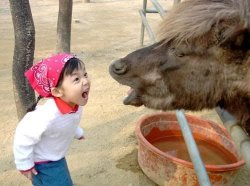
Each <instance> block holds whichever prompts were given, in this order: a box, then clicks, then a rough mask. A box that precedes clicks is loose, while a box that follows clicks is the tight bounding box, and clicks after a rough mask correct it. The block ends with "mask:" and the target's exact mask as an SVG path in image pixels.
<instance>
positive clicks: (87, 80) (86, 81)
mask: <svg viewBox="0 0 250 186" xmlns="http://www.w3.org/2000/svg"><path fill="white" fill-rule="evenodd" d="M82 84H83V85H84V86H85V85H88V84H89V79H88V78H83V79H82Z"/></svg>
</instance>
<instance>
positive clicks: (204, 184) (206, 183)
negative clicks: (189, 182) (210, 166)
mask: <svg viewBox="0 0 250 186" xmlns="http://www.w3.org/2000/svg"><path fill="white" fill-rule="evenodd" d="M176 116H177V120H178V122H179V124H180V127H181V131H182V135H183V137H184V140H185V143H186V145H187V149H188V153H189V156H190V158H191V160H192V162H193V165H194V169H195V172H196V174H197V177H198V181H199V184H200V186H211V183H210V180H209V177H208V175H207V172H206V169H205V166H204V164H203V161H202V159H201V157H200V153H199V150H198V148H197V146H196V143H195V141H194V138H193V135H192V132H191V130H190V128H189V125H188V122H187V120H186V117H185V115H184V113H183V111H181V110H177V111H176Z"/></svg>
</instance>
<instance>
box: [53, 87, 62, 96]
mask: <svg viewBox="0 0 250 186" xmlns="http://www.w3.org/2000/svg"><path fill="white" fill-rule="evenodd" d="M51 94H52V96H54V97H58V98H59V97H62V96H63V91H62V90H61V89H60V88H57V87H52V88H51Z"/></svg>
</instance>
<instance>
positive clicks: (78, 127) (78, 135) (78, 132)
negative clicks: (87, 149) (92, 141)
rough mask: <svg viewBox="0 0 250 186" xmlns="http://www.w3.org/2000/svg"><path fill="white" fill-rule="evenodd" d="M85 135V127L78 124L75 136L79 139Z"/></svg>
mask: <svg viewBox="0 0 250 186" xmlns="http://www.w3.org/2000/svg"><path fill="white" fill-rule="evenodd" d="M83 135H84V132H83V129H82V128H81V127H80V126H77V128H76V132H75V138H76V139H79V138H81V137H83Z"/></svg>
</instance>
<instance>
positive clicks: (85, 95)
mask: <svg viewBox="0 0 250 186" xmlns="http://www.w3.org/2000/svg"><path fill="white" fill-rule="evenodd" d="M88 95H89V90H87V91H84V92H83V93H82V97H83V99H88Z"/></svg>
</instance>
